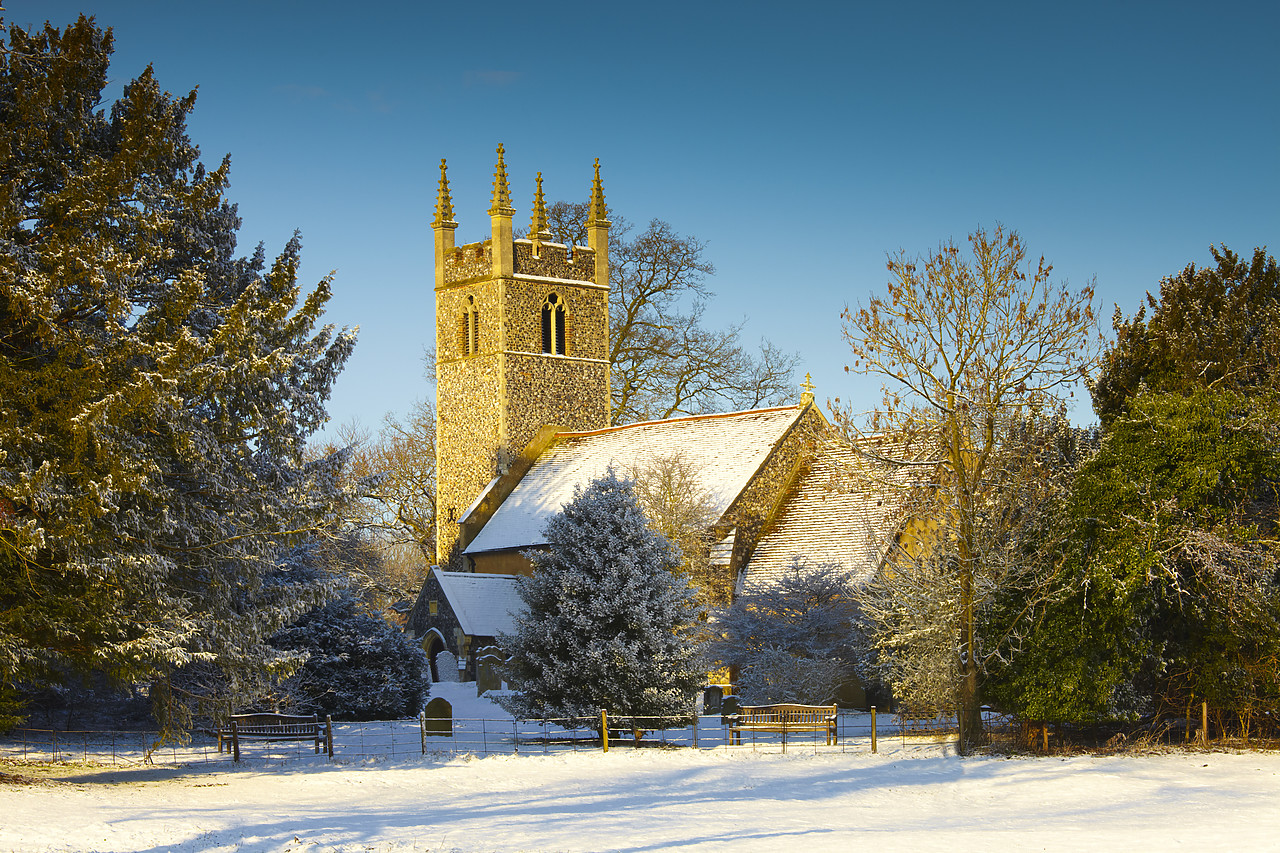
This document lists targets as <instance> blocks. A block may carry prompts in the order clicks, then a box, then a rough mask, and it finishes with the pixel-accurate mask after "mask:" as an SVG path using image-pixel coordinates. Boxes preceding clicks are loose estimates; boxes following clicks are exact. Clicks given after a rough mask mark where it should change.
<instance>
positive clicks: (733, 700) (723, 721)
mask: <svg viewBox="0 0 1280 853" xmlns="http://www.w3.org/2000/svg"><path fill="white" fill-rule="evenodd" d="M741 710H742V702H741V701H740V700H739V699H738V697H737V696H726V697H724V699H722V700H721V701H720V725H722V726H727V725H729V724H730V723H731V722H733V720H731V719H730V717H736V716H737V715H738V712H739V711H741Z"/></svg>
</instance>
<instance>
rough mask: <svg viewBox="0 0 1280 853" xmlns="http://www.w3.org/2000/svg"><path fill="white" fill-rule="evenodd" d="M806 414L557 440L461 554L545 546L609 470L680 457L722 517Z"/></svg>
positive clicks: (703, 420) (762, 414)
mask: <svg viewBox="0 0 1280 853" xmlns="http://www.w3.org/2000/svg"><path fill="white" fill-rule="evenodd" d="M802 411H803V409H802V407H800V406H786V407H784V408H776V409H752V410H750V411H746V412H733V413H730V414H724V415H698V416H694V417H686V418H673V419H671V420H665V421H648V422H645V423H639V424H630V425H628V426H622V427H613V428H610V429H603V430H595V431H592V432H572V433H561V434H560V436H559V439H560V441H559V442H558V443H557V444H555V445H554V446H553V447H551V448H549V449H548V450H547V451H546V452H545V453H543V454H542V455H541V456H540V457H538V460H537V461H536V462H535V463H534V464H533V466H532V467H531V468H530V469H529V472H528V473H527V474H525V476H524V478H523V479H521V481H520V483H519V484H518V485H517V486H516V487H515V489H513V490H512V492H511V494H510V495H509V496H508V497H507V499H506V500H505V501H503V503H502V506H500V507H499V508H498V510H497V511H496V512H495V513H494V514H493V517H492V518H490V519H489V522H488V523H487V524H486V525H485V526H484V528H483V529H482V530H481V531H480V533H479V534H478V535H477V536H476V538H475V539H474V540H472V542H471V544H470V545H468V546H467V548H466V553H468V554H477V553H481V552H485V551H499V550H507V549H512V548H525V547H528V546H531V545H544V544H546V539H545V538H544V536H543V532H544V530H545V528H546V526H547V521H548V520H549V519H550V518H551V517H552V516H553V515H555V514H556V513H558V512H560V510H561V509H562V508H563V507H564V505H565V504H567V503H569V501H571V500H572V499H573V489H574V487H575V486H579V485H582V486H585V485H586V484H588V483H590V482H591V481H592V480H596V479H598V478H600V477H601V476H603V475H604V474H605V472H606V471H607V470H608V469H609V468H610V467H612V468H613V469H614V470H615V471H617V472H618V473H620V474H626V473H628V472H629V471H633V470H637V469H642V468H645V467H647V466H648V465H651V464H652V463H653V462H654V461H656V460H659V459H666V458H670V457H672V456H675V455H677V454H679V455H680V456H681V457H682V458H683V459H684V460H686V461H687V462H688V464H689V466H690V468H691V469H692V470H693V471H694V472H695V474H696V477H697V480H698V484H699V487H700V488H701V489H702V490H703V491H705V492H706V493H707V495H708V496H709V499H710V503H711V506H712V508H713V511H714V512H715V514H716V515H717V517H718V516H720V515H723V514H724V512H725V510H727V509H728V508H729V505H730V504H731V503H732V502H733V500H734V499H735V498H736V497H737V496H738V495H739V494H740V493H741V492H742V490H743V489H744V488H746V486H747V483H748V482H749V481H750V480H751V477H752V476H753V475H754V474H755V473H756V471H758V470H759V468H760V466H761V465H762V464H764V461H765V460H766V459H767V458H768V456H769V453H770V452H771V451H772V450H773V448H774V447H775V446H776V445H777V443H778V442H779V441H781V440H782V438H783V437H784V436H785V435H786V434H787V431H788V430H789V429H790V428H791V427H792V425H793V424H795V422H796V420H797V419H798V418H799V417H800V413H801V412H802Z"/></svg>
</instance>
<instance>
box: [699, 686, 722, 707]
mask: <svg viewBox="0 0 1280 853" xmlns="http://www.w3.org/2000/svg"><path fill="white" fill-rule="evenodd" d="M723 698H724V689H723V688H720V687H717V686H716V685H714V684H713V685H711V686H710V687H707V688H705V689H703V691H702V713H704V714H719V713H720V703H721V700H722V699H723Z"/></svg>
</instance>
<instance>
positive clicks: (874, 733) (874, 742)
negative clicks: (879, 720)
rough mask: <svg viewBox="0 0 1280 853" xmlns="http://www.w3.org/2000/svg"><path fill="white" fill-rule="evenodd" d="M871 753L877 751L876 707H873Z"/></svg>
mask: <svg viewBox="0 0 1280 853" xmlns="http://www.w3.org/2000/svg"><path fill="white" fill-rule="evenodd" d="M871 751H872V752H873V753H874V752H875V751H876V706H875V705H872V706H871Z"/></svg>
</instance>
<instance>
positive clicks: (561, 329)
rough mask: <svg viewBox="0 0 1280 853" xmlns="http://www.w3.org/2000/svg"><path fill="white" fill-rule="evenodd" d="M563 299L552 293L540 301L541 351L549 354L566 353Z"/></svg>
mask: <svg viewBox="0 0 1280 853" xmlns="http://www.w3.org/2000/svg"><path fill="white" fill-rule="evenodd" d="M567 325H568V324H567V323H566V322H565V310H564V300H562V299H561V298H560V297H559V296H558V295H557V294H555V293H553V294H551V295H550V296H548V297H547V301H546V302H544V303H542V351H543V352H545V353H550V354H551V355H568V354H569V342H568V339H567V338H566V337H565V332H566V331H567Z"/></svg>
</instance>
